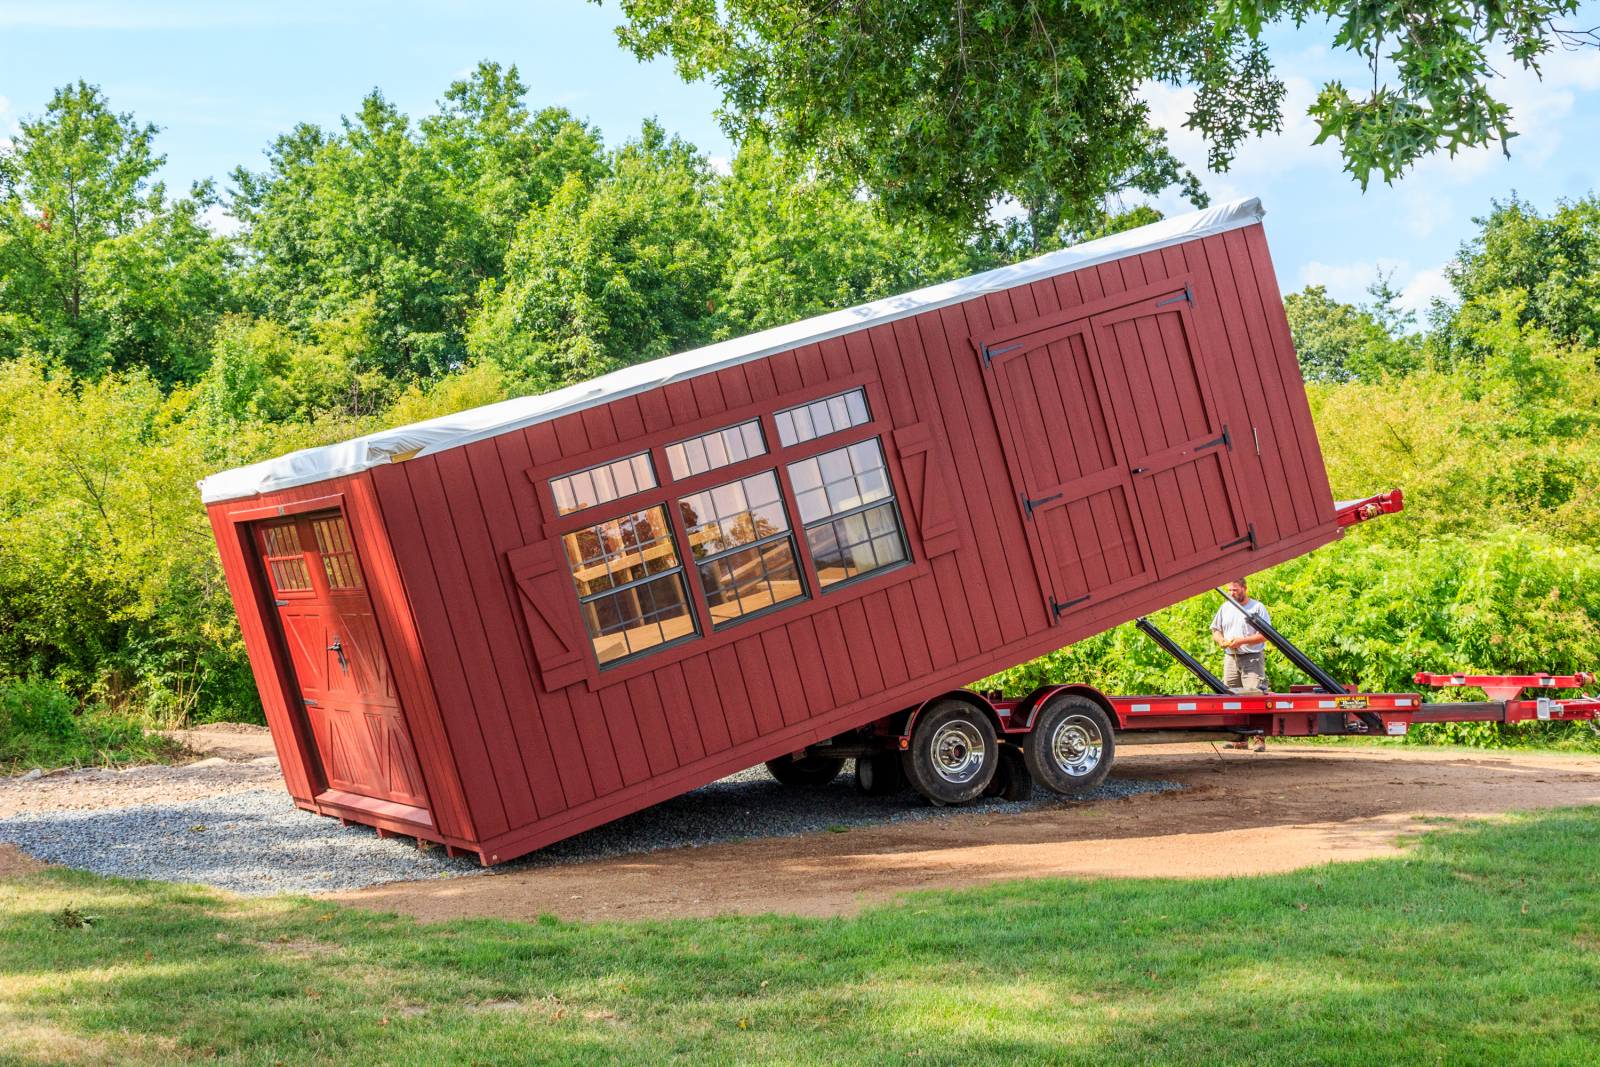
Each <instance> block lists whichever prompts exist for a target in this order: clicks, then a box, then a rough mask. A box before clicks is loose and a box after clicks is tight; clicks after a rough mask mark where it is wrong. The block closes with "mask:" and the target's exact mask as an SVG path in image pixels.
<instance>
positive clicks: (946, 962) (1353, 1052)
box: [0, 809, 1600, 1065]
mask: <svg viewBox="0 0 1600 1067" xmlns="http://www.w3.org/2000/svg"><path fill="white" fill-rule="evenodd" d="M68 909H70V911H69V910H68ZM83 922H88V923H89V925H76V924H75V923H83ZM74 1058H76V1059H81V1060H93V1061H102V1060H115V1061H126V1062H167V1061H172V1060H179V1059H186V1058H187V1059H208V1060H209V1059H218V1060H220V1061H222V1062H225V1063H235V1062H237V1063H263V1064H268V1063H278V1062H307V1061H315V1062H318V1063H362V1064H367V1063H377V1062H381V1063H417V1064H423V1063H427V1064H433V1063H449V1062H463V1063H487V1062H524V1061H525V1062H531V1063H581V1064H592V1063H611V1062H626V1063H659V1062H663V1061H683V1062H696V1063H730V1062H734V1061H740V1062H771V1063H816V1064H838V1063H864V1062H871V1063H888V1062H894V1063H901V1062H912V1063H919V1064H961V1065H968V1064H984V1063H1005V1064H1011V1063H1034V1062H1049V1063H1061V1062H1084V1063H1089V1062H1093V1063H1096V1064H1102V1063H1145V1062H1151V1061H1171V1062H1202V1061H1203V1062H1218V1061H1232V1062H1261V1063H1267V1062H1273V1063H1281V1062H1286V1061H1293V1062H1297V1063H1392V1062H1428V1063H1437V1062H1495V1063H1501V1062H1525V1063H1538V1062H1543V1063H1580V1062H1595V1061H1596V1060H1597V1059H1600V809H1587V810H1577V811H1563V812H1555V813H1546V814H1541V815H1537V816H1521V817H1516V818H1512V819H1508V820H1505V821H1501V822H1496V823H1493V824H1472V825H1466V826H1441V827H1440V828H1439V829H1438V830H1435V831H1434V832H1431V833H1430V834H1428V835H1426V836H1425V837H1423V838H1422V839H1421V840H1420V841H1419V842H1418V843H1417V845H1416V848H1415V850H1414V851H1413V852H1412V853H1410V854H1409V855H1408V856H1407V857H1405V858H1401V859H1392V860H1377V861H1368V862H1362V863H1352V864H1342V865H1334V866H1329V867H1324V868H1320V869H1316V870H1312V871H1306V872H1302V873H1298V874H1293V875H1281V876H1274V877H1260V878H1235V879H1224V880H1217V881H1198V882H1179V881H1163V880H1142V881H1108V880H1099V881H1089V880H1085V881H1033V882H1022V883H1013V884H1008V885H1003V886H998V887H995V888H990V889H984V890H979V891H966V892H958V893H938V894H922V895H915V896H911V897H908V898H906V900H905V902H904V903H902V904H899V905H895V906H890V907H885V908H879V909H875V910H870V911H867V912H865V913H863V914H862V915H860V916H858V917H854V918H845V919H831V920H810V919H795V918H774V917H766V918H726V919H718V920H709V921H706V920H698V921H674V922H660V923H645V924H602V925H591V926H579V925H571V924H565V923H559V922H556V921H554V920H546V921H542V922H539V923H536V924H528V925H520V924H515V923H507V922H498V921H473V922H455V923H450V924H442V925H436V926H420V925H417V924H416V923H414V922H412V921H410V920H402V919H397V918H392V917H385V916H378V915H372V914H368V913H365V912H361V911H356V910H351V909H346V908H343V907H339V906H335V905H331V904H326V903H321V902H316V901H308V900H296V899H283V898H280V899H272V900H263V901H251V900H243V899H240V898H233V897H227V896H224V895H221V894H218V893H214V892H211V891H204V890H199V889H194V888H186V887H180V886H170V885H162V884H156V883H134V882H121V881H114V880H107V879H101V878H96V877H92V876H88V875H81V874H76V873H70V872H46V873H43V874H37V875H32V876H29V877H26V878H23V879H18V880H12V881H8V882H0V1061H7V1062H9V1061H12V1060H15V1061H18V1062H30V1061H50V1062H59V1061H61V1060H70V1059H74Z"/></svg>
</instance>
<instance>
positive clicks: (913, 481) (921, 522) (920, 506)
mask: <svg viewBox="0 0 1600 1067" xmlns="http://www.w3.org/2000/svg"><path fill="white" fill-rule="evenodd" d="M894 445H895V449H896V450H897V451H898V452H899V453H900V469H901V470H902V471H903V472H904V473H905V479H906V489H907V491H908V492H909V493H910V495H911V501H910V504H911V509H912V511H913V512H914V513H915V517H916V524H917V531H918V533H919V534H920V535H921V539H922V552H923V555H925V556H928V557H930V558H931V557H933V556H939V555H943V554H944V553H946V552H950V551H953V550H954V549H955V548H957V547H959V546H960V544H961V526H960V524H959V523H958V522H957V521H956V512H955V507H954V495H953V492H952V490H953V486H952V485H951V484H950V460H949V457H948V455H947V454H946V452H945V449H944V446H943V444H941V443H940V442H939V441H938V440H937V439H935V437H934V436H933V433H932V431H930V430H929V429H928V424H927V423H925V422H919V423H917V424H916V425H914V426H906V427H904V428H902V429H899V430H896V431H895V432H894Z"/></svg>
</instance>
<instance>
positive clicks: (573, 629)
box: [506, 541, 589, 693]
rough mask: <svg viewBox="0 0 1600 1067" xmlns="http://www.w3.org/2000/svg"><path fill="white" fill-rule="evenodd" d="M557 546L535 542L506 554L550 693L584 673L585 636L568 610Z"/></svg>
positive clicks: (569, 595)
mask: <svg viewBox="0 0 1600 1067" xmlns="http://www.w3.org/2000/svg"><path fill="white" fill-rule="evenodd" d="M559 548H560V544H559V542H556V541H541V542H538V543H537V544H532V545H524V546H523V547H521V548H514V549H512V550H511V551H510V552H507V553H506V562H508V563H509V564H510V565H511V576H512V578H514V579H515V580H516V583H517V589H518V591H519V592H521V594H522V597H521V599H522V614H523V617H524V618H525V619H527V622H528V637H529V638H530V639H531V640H532V642H533V652H534V658H535V659H537V660H538V662H539V680H540V682H541V683H542V684H543V685H544V688H545V690H546V691H547V692H551V693H554V692H555V691H556V690H558V689H565V688H566V687H567V686H569V685H572V684H573V683H575V682H581V681H583V679H584V678H585V677H586V676H587V675H588V673H589V663H588V659H587V657H588V655H589V640H588V637H587V636H586V635H585V634H584V632H583V627H582V624H581V622H580V620H579V619H578V617H577V615H576V614H575V613H574V612H573V610H572V607H573V595H574V594H573V590H572V576H571V575H570V574H568V573H567V561H566V557H565V556H563V555H562V554H561V552H560V551H559Z"/></svg>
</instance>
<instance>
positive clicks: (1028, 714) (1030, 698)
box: [1007, 682, 1127, 733]
mask: <svg viewBox="0 0 1600 1067" xmlns="http://www.w3.org/2000/svg"><path fill="white" fill-rule="evenodd" d="M1057 693H1072V694H1075V695H1077V696H1081V697H1088V698H1089V699H1090V700H1092V701H1094V702H1095V703H1096V704H1098V705H1100V708H1101V710H1103V711H1104V712H1105V713H1106V717H1107V718H1109V719H1110V720H1111V723H1112V725H1113V726H1115V727H1116V728H1117V729H1119V730H1120V729H1122V728H1123V727H1124V726H1126V725H1127V724H1126V723H1125V722H1123V720H1122V717H1121V716H1120V715H1118V714H1117V709H1116V707H1115V705H1113V704H1112V703H1111V698H1110V697H1107V696H1106V695H1105V694H1104V693H1102V692H1100V690H1098V689H1096V688H1095V687H1094V686H1092V685H1084V684H1083V683H1082V682H1068V683H1066V684H1063V685H1042V686H1040V687H1039V688H1038V689H1035V690H1034V691H1033V692H1031V693H1029V694H1028V695H1027V696H1025V697H1023V698H1022V699H1021V700H1020V701H1018V702H1017V706H1016V707H1015V708H1013V709H1012V710H1011V722H1010V725H1009V726H1008V728H1007V729H1008V731H1009V732H1013V733H1027V732H1028V731H1029V730H1032V729H1033V720H1034V718H1035V717H1036V716H1037V715H1038V714H1039V709H1040V708H1042V707H1044V705H1045V701H1047V700H1049V699H1050V698H1051V697H1053V696H1055V695H1056V694H1057Z"/></svg>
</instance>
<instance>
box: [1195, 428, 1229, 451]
mask: <svg viewBox="0 0 1600 1067" xmlns="http://www.w3.org/2000/svg"><path fill="white" fill-rule="evenodd" d="M1224 445H1225V446H1227V449H1228V451H1229V452H1232V451H1233V438H1232V437H1231V436H1229V434H1228V424H1227V423H1223V424H1222V436H1220V437H1214V438H1212V439H1211V440H1209V441H1207V442H1206V443H1205V444H1203V445H1195V446H1194V450H1195V451H1196V452H1208V451H1210V450H1211V449H1213V448H1221V447H1223V446H1224Z"/></svg>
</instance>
